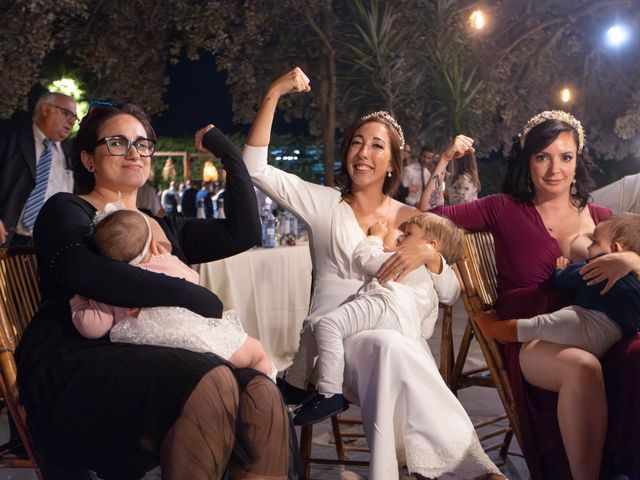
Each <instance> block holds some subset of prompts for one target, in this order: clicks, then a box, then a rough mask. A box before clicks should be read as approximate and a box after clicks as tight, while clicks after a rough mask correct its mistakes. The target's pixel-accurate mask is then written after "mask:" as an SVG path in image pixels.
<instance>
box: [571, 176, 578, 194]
mask: <svg viewBox="0 0 640 480" xmlns="http://www.w3.org/2000/svg"><path fill="white" fill-rule="evenodd" d="M570 193H571V195H572V196H574V197H575V196H576V195H577V194H578V187H576V179H575V178H574V179H573V180H572V181H571V190H570Z"/></svg>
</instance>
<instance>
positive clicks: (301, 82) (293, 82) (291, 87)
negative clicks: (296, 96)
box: [247, 67, 311, 147]
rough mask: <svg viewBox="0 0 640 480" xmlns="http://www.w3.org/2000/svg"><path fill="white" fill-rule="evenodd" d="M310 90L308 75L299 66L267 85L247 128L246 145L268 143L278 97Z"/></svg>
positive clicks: (255, 145) (263, 144)
mask: <svg viewBox="0 0 640 480" xmlns="http://www.w3.org/2000/svg"><path fill="white" fill-rule="evenodd" d="M310 91H311V86H310V85H309V77H307V76H306V75H305V74H304V72H303V71H302V70H301V69H300V68H299V67H296V68H294V69H293V70H291V71H290V72H289V73H287V74H285V75H283V76H282V77H280V78H278V79H277V80H276V81H275V82H273V83H272V84H271V85H270V86H269V89H268V90H267V94H266V95H265V97H264V99H263V100H262V103H261V104H260V108H259V109H258V113H256V118H255V119H254V120H253V123H252V124H251V130H249V136H248V137H247V145H251V146H252V147H266V146H267V145H269V140H270V138H271V126H272V125H273V116H274V114H275V112H276V106H277V105H278V100H280V97H282V96H283V95H286V94H288V93H293V92H310Z"/></svg>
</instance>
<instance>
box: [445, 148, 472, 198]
mask: <svg viewBox="0 0 640 480" xmlns="http://www.w3.org/2000/svg"><path fill="white" fill-rule="evenodd" d="M465 173H466V174H467V175H469V177H471V183H473V185H474V187H476V190H478V191H480V178H479V177H478V162H477V161H476V154H475V153H473V152H472V153H467V154H466V155H464V156H463V157H461V158H458V159H457V160H455V161H454V162H453V179H452V180H451V181H450V182H449V183H453V182H455V180H456V179H457V178H458V177H459V176H460V175H463V174H465Z"/></svg>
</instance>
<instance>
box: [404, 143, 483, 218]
mask: <svg viewBox="0 0 640 480" xmlns="http://www.w3.org/2000/svg"><path fill="white" fill-rule="evenodd" d="M437 160H438V155H437V154H436V152H435V149H434V148H433V147H431V146H429V145H424V146H423V147H422V148H421V149H420V153H419V155H418V157H415V156H413V155H412V148H411V145H409V144H406V145H405V147H404V171H403V175H402V184H401V185H400V187H399V188H398V191H397V193H396V200H399V201H401V202H404V203H406V204H408V205H412V206H415V207H418V206H419V204H420V198H421V197H422V192H423V191H424V189H425V187H426V186H427V183H428V182H429V179H430V178H431V172H432V171H433V168H434V166H435V164H436V162H437ZM451 165H452V170H451V171H449V172H448V173H447V174H446V176H445V189H444V193H445V203H446V204H447V205H457V204H459V203H466V202H470V201H473V200H477V199H478V192H480V179H479V177H478V164H477V161H476V156H475V153H469V154H467V155H465V156H464V157H462V158H460V159H458V160H456V161H455V162H452V163H451Z"/></svg>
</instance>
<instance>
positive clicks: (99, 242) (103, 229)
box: [93, 210, 151, 264]
mask: <svg viewBox="0 0 640 480" xmlns="http://www.w3.org/2000/svg"><path fill="white" fill-rule="evenodd" d="M150 242H151V229H150V227H149V223H148V222H147V220H146V218H144V216H143V215H142V214H141V213H140V212H136V211H134V210H116V211H115V212H113V213H110V214H109V215H107V216H106V217H104V218H103V219H102V220H100V221H99V222H98V224H97V225H96V226H95V229H94V231H93V246H94V249H95V251H96V252H98V253H99V254H100V255H103V256H105V257H109V258H112V259H113V260H118V261H120V262H127V263H135V264H137V263H140V262H141V261H142V260H143V258H144V257H145V256H147V252H148V250H149V243H150ZM134 260H135V262H134Z"/></svg>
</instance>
